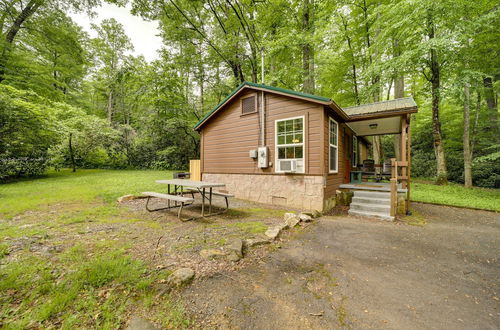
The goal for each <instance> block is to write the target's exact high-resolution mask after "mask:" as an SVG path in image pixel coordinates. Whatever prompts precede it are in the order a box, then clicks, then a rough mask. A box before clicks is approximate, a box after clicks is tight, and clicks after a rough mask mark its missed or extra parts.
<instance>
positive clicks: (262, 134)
mask: <svg viewBox="0 0 500 330" xmlns="http://www.w3.org/2000/svg"><path fill="white" fill-rule="evenodd" d="M260 61H261V64H260V66H261V70H262V71H261V75H260V77H261V79H262V85H264V48H262V49H261V52H260ZM265 102H266V98H265V96H264V91H262V100H261V102H260V122H261V125H260V130H261V131H260V139H261V140H260V145H261V146H262V147H264V146H265V145H266V135H265V134H266V113H265V111H266V104H265Z"/></svg>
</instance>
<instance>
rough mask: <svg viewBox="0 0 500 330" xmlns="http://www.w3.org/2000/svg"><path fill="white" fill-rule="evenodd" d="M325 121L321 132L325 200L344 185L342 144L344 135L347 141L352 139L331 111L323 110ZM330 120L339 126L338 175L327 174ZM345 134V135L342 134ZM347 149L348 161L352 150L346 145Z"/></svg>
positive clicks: (345, 127) (344, 155)
mask: <svg viewBox="0 0 500 330" xmlns="http://www.w3.org/2000/svg"><path fill="white" fill-rule="evenodd" d="M324 111H325V119H324V121H323V130H324V131H325V134H324V138H323V141H324V153H325V160H324V166H325V169H326V185H325V197H324V198H325V199H327V198H330V197H332V196H334V195H335V192H336V191H337V189H339V186H340V185H341V184H342V183H344V173H345V171H346V145H345V143H344V141H345V135H347V136H348V139H349V140H348V141H351V139H352V134H353V132H352V130H351V129H350V128H349V127H348V126H347V125H346V124H345V123H344V122H343V120H342V119H341V118H340V117H339V116H337V115H336V114H333V113H332V112H331V111H328V110H327V109H326V108H325V110H324ZM330 118H333V119H334V120H335V121H336V122H337V123H338V124H339V138H338V139H339V141H338V144H339V145H338V149H339V157H338V158H339V159H338V162H339V164H338V167H339V168H338V169H339V171H338V173H329V170H330V166H329V159H330V158H329V157H330V141H329V138H330V129H329V123H330ZM344 132H345V133H344ZM347 148H349V150H347V151H348V158H349V160H350V157H351V156H350V155H351V153H352V150H351V149H350V146H349V145H347Z"/></svg>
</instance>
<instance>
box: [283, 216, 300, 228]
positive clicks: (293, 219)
mask: <svg viewBox="0 0 500 330" xmlns="http://www.w3.org/2000/svg"><path fill="white" fill-rule="evenodd" d="M284 218H285V223H286V224H287V225H288V227H290V228H293V227H295V226H296V225H298V224H299V222H300V218H299V216H298V215H297V214H295V213H285V216H284Z"/></svg>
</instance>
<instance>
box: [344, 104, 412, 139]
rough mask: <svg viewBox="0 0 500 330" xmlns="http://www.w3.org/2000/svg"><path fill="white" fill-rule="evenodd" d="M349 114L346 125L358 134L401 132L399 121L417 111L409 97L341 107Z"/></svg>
mask: <svg viewBox="0 0 500 330" xmlns="http://www.w3.org/2000/svg"><path fill="white" fill-rule="evenodd" d="M343 109H344V111H345V112H346V113H347V115H348V116H349V120H348V122H347V125H349V127H350V128H351V129H352V130H353V131H354V132H355V133H356V135H358V136H372V135H384V134H399V133H401V127H402V126H401V121H402V120H406V118H407V116H408V115H409V114H411V113H415V112H417V111H418V109H417V104H416V103H415V101H414V100H413V98H411V97H404V98H400V99H395V100H389V101H382V102H375V103H368V104H362V105H358V106H354V107H347V108H343Z"/></svg>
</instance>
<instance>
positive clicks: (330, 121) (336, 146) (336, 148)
mask: <svg viewBox="0 0 500 330" xmlns="http://www.w3.org/2000/svg"><path fill="white" fill-rule="evenodd" d="M329 118H330V119H329V121H328V123H329V124H328V173H338V172H339V123H338V122H337V121H335V119H333V118H332V117H329ZM332 123H333V124H334V125H335V126H336V127H337V144H336V145H335V144H331V143H330V142H331V136H330V134H332V133H331V132H332V127H331V126H332ZM332 147H333V148H335V153H336V157H335V160H336V164H335V170H332V164H331V162H332V158H331V157H330V153H331V152H332Z"/></svg>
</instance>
